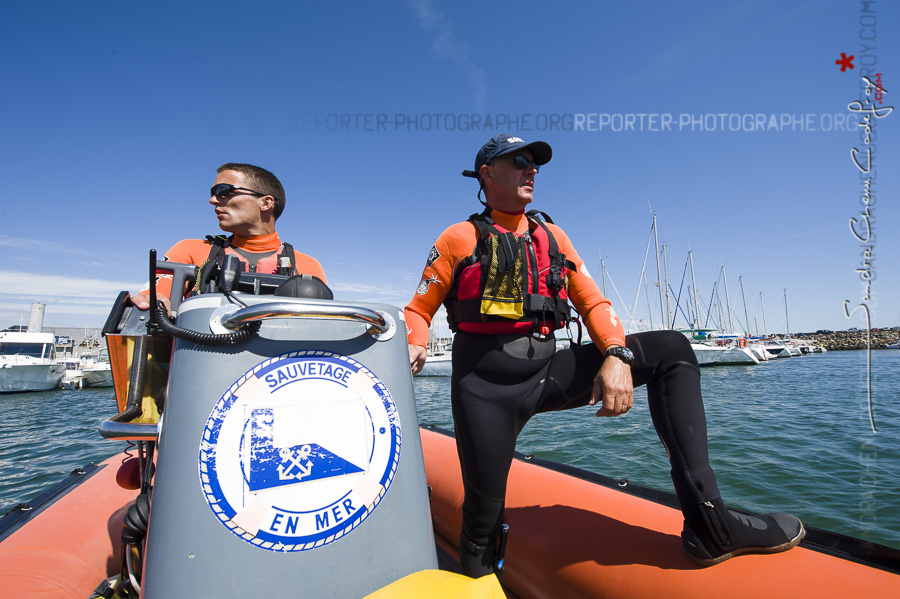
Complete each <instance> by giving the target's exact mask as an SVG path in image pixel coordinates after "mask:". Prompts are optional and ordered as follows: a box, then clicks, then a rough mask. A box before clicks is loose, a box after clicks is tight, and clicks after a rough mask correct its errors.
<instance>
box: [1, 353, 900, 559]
mask: <svg viewBox="0 0 900 599" xmlns="http://www.w3.org/2000/svg"><path fill="white" fill-rule="evenodd" d="M866 356H867V353H866V352H865V351H842V352H829V353H826V354H812V355H807V356H802V357H797V358H789V359H779V360H772V361H770V362H769V363H763V364H760V365H757V366H719V367H712V368H704V369H703V370H702V385H703V395H704V403H705V405H706V413H707V420H708V427H709V437H710V458H711V462H712V465H713V468H714V469H715V471H716V474H717V476H718V481H719V488H720V490H721V491H722V496H723V498H724V499H725V501H726V503H728V504H729V505H732V506H735V507H740V508H744V509H748V510H753V511H759V512H767V511H786V512H789V513H793V514H795V515H797V516H798V517H800V518H801V519H802V520H804V521H805V522H807V523H809V524H810V525H812V526H815V527H817V528H824V529H827V530H832V531H834V532H839V533H842V534H846V535H850V536H853V537H859V538H863V539H866V540H869V541H874V542H876V543H881V544H884V545H889V546H892V547H896V548H900V392H898V390H900V351H898V350H880V351H873V352H872V370H871V379H870V377H869V375H868V374H867V366H866ZM868 380H871V386H872V402H873V410H874V418H875V426H876V428H877V430H878V432H877V433H874V432H873V431H872V427H871V424H870V421H869V408H868V399H867V394H866V386H867V381H868ZM414 382H415V389H416V403H417V406H418V411H419V421H420V422H423V423H427V424H435V425H437V426H440V427H445V428H450V429H452V419H451V416H450V379H449V378H447V377H437V378H422V377H416V378H415V380H414ZM115 411H116V404H115V400H114V399H113V392H112V389H84V390H72V391H63V390H60V391H47V392H41V393H19V394H13V395H3V396H0V514H3V513H6V512H7V511H9V509H10V508H12V507H13V506H14V505H15V504H17V503H20V502H25V501H28V500H29V499H31V498H33V497H34V496H36V495H38V494H39V493H40V492H41V491H43V490H45V489H46V488H48V487H50V486H52V485H53V484H55V483H57V482H59V481H61V480H62V479H63V478H65V476H66V475H67V474H68V473H69V472H71V471H72V470H73V469H74V468H77V467H80V466H84V465H85V464H88V463H90V462H99V461H101V460H104V459H106V458H107V457H109V456H112V455H114V454H122V452H123V450H125V449H126V448H127V444H126V443H124V442H121V441H109V440H105V439H102V438H100V436H99V434H98V433H97V426H98V424H99V422H100V421H101V420H103V419H106V418H108V417H110V416H111V415H113V414H114V413H115ZM595 411H596V410H595V409H592V408H589V407H585V408H581V409H577V410H570V411H566V412H557V413H551V414H539V415H537V416H536V417H535V418H533V419H532V420H531V422H529V424H528V425H527V426H526V427H525V431H524V432H523V433H522V435H521V436H520V437H519V443H518V450H519V451H520V452H522V453H533V454H534V455H536V456H538V457H541V458H546V459H550V460H554V461H557V462H563V463H567V464H571V465H573V466H578V467H580V468H585V469H587V470H593V471H595V472H599V473H602V474H606V475H608V476H612V477H615V478H621V477H625V478H627V479H628V480H629V482H631V483H634V484H638V485H643V486H649V487H655V488H659V489H663V490H666V491H672V483H671V480H670V479H669V476H668V471H669V465H668V460H667V459H666V455H665V450H664V449H663V446H662V444H661V443H660V442H659V439H658V438H657V437H656V433H655V432H654V430H653V426H652V423H651V421H650V414H649V411H648V409H647V404H646V392H645V391H644V389H638V390H636V393H635V405H634V408H633V409H632V410H631V411H630V412H629V413H628V414H627V415H626V416H623V417H619V418H595V417H594V412H595ZM404 433H405V434H409V432H408V431H404ZM122 455H124V454H122ZM597 507H598V509H599V510H601V511H602V509H603V506H597Z"/></svg>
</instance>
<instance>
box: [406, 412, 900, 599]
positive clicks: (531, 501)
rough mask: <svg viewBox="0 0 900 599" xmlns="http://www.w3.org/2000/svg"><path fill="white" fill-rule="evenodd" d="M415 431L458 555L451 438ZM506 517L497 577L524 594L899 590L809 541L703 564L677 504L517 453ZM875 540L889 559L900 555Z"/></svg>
mask: <svg viewBox="0 0 900 599" xmlns="http://www.w3.org/2000/svg"><path fill="white" fill-rule="evenodd" d="M421 436H422V445H423V450H424V455H425V470H426V474H427V480H428V485H429V487H430V492H431V510H432V518H433V520H434V530H435V537H436V538H437V539H438V541H439V544H441V545H443V546H444V547H445V548H446V549H448V551H450V552H452V555H455V553H456V551H457V549H456V546H457V542H458V541H457V540H458V538H459V531H460V523H461V519H462V516H461V508H462V501H463V489H462V481H461V477H460V470H459V461H458V458H457V454H456V442H455V440H454V438H453V437H452V436H449V434H445V433H441V432H436V431H432V430H428V429H422V434H421ZM504 521H505V522H506V523H507V524H508V525H509V536H508V540H507V549H506V559H505V572H504V574H503V585H504V587H506V589H507V590H508V592H509V593H510V594H514V595H515V596H517V597H519V598H521V599H538V598H547V599H558V598H559V597H566V598H567V599H577V598H582V597H584V598H587V597H605V598H610V597H622V598H626V597H627V598H628V599H636V598H641V597H652V598H659V597H666V598H677V597H685V598H696V597H729V598H743V597H746V598H758V597H840V598H842V599H843V598H847V597H900V574H898V573H897V569H896V568H886V569H885V568H878V567H871V566H869V565H865V564H863V563H858V562H856V561H852V560H851V559H845V558H842V557H838V556H835V555H833V554H827V553H824V552H822V551H820V550H814V549H813V548H811V547H810V543H808V542H807V541H804V542H803V543H802V544H801V545H800V546H799V547H797V548H795V549H792V550H790V551H787V552H785V553H780V554H774V555H747V556H741V557H739V558H735V559H732V560H729V561H726V562H724V563H722V564H719V565H717V566H713V567H711V568H701V567H699V566H697V565H695V564H694V563H693V562H691V561H690V560H689V559H688V558H687V556H686V555H685V554H684V552H683V550H682V548H681V536H680V535H681V527H682V522H683V520H682V516H681V512H680V511H679V510H677V509H675V508H673V507H671V506H667V505H663V504H661V503H658V502H656V501H651V500H649V499H645V498H643V497H639V496H636V495H634V494H632V493H629V492H627V491H624V490H622V489H618V488H615V486H614V485H613V486H606V485H603V484H598V483H597V482H594V481H589V480H583V479H581V478H578V477H576V476H570V475H567V474H563V473H561V472H556V471H553V470H550V469H548V468H545V467H541V466H538V465H535V464H533V463H529V462H528V461H525V460H521V459H517V460H514V461H513V465H512V469H511V471H510V475H509V485H508V489H507V496H506V513H505V518H504ZM814 530H815V529H813V530H812V531H810V534H809V535H808V537H814V536H815V534H814ZM819 532H821V531H819ZM828 534H829V535H830V534H831V533H828ZM831 536H835V537H836V536H837V535H831ZM852 541H854V542H858V543H861V544H862V545H871V544H867V543H864V542H860V541H857V540H852ZM874 547H875V548H876V549H877V548H880V549H881V550H884V551H886V552H888V553H891V554H892V556H890V557H889V559H893V560H896V556H897V555H898V554H900V552H896V551H895V550H892V549H890V548H884V547H880V546H874ZM832 553H833V552H832ZM895 565H896V562H895Z"/></svg>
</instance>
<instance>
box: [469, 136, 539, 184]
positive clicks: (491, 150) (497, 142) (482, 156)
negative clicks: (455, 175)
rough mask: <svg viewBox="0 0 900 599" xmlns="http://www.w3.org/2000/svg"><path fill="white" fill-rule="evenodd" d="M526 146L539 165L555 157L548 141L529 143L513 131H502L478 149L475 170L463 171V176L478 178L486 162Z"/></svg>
mask: <svg viewBox="0 0 900 599" xmlns="http://www.w3.org/2000/svg"><path fill="white" fill-rule="evenodd" d="M526 148H527V149H528V150H530V151H531V156H532V157H533V158H534V163H535V164H537V165H538V166H540V165H542V164H547V163H548V162H550V158H552V157H553V150H552V149H550V144H548V143H547V142H544V141H533V142H531V143H527V142H526V141H525V140H524V139H522V138H521V137H517V136H515V135H513V134H512V133H501V134H500V135H495V136H494V137H492V138H490V139H489V140H488V141H487V143H486V144H484V145H483V146H481V149H480V150H478V154H476V155H475V170H474V171H469V170H466V171H463V172H462V174H463V177H472V178H474V179H478V178H479V175H478V173H479V172H481V167H482V166H484V165H485V164H488V163H489V162H491V161H492V160H494V159H496V158H498V157H500V156H504V155H506V154H510V153H512V152H515V151H516V150H523V149H526Z"/></svg>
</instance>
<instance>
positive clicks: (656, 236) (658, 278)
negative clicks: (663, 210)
mask: <svg viewBox="0 0 900 599" xmlns="http://www.w3.org/2000/svg"><path fill="white" fill-rule="evenodd" d="M653 238H654V240H655V243H656V287H657V288H658V289H659V315H660V317H662V315H663V313H664V312H665V310H663V296H662V292H663V290H662V273H661V272H660V267H659V232H658V231H657V230H656V213H655V212H654V213H653ZM666 328H669V325H668V324H666Z"/></svg>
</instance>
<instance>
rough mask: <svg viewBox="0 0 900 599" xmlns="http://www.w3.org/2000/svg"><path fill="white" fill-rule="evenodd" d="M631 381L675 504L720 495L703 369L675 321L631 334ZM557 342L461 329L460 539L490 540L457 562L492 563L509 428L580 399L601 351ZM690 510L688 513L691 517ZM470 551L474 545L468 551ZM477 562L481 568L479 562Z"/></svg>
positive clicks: (456, 393)
mask: <svg viewBox="0 0 900 599" xmlns="http://www.w3.org/2000/svg"><path fill="white" fill-rule="evenodd" d="M626 342H627V343H626V344H627V346H628V347H629V348H630V349H631V350H632V352H634V355H635V362H634V364H633V365H632V367H631V374H632V378H633V381H634V386H635V387H637V386H640V385H647V395H648V398H649V403H650V414H651V417H652V419H653V424H654V426H655V427H656V431H657V433H658V434H659V437H660V439H661V440H662V441H663V443H664V445H665V446H666V449H667V451H668V453H669V458H670V461H671V464H672V479H673V481H674V482H675V487H676V491H677V493H678V495H679V499H680V500H681V504H682V505H696V504H701V503H703V502H707V501H710V500H712V499H715V498H718V496H719V491H718V489H717V487H716V480H715V476H714V474H713V472H712V469H711V468H710V466H709V458H708V453H707V439H706V417H705V414H704V410H703V400H702V398H701V395H700V370H699V367H698V365H697V358H696V356H695V355H694V351H693V349H692V348H691V346H690V343H689V342H688V340H687V338H686V337H685V336H684V335H682V334H681V333H678V332H675V331H649V332H644V333H638V334H635V335H630V336H628V337H627V338H626ZM554 350H555V339H554V338H553V337H548V338H546V339H543V340H538V339H535V338H534V337H531V336H522V335H479V334H473V333H465V332H462V331H461V332H458V333H457V334H456V337H455V338H454V341H453V375H452V378H451V385H452V387H451V389H452V390H451V398H452V404H453V419H454V423H455V429H456V439H457V448H458V451H459V455H460V463H461V465H462V472H463V484H464V486H465V502H464V503H463V525H462V532H463V537H462V542H463V545H469V546H470V547H471V546H472V544H474V545H488V546H489V547H488V549H487V552H486V553H485V554H483V555H474V554H473V555H472V556H471V559H469V560H468V561H469V563H468V564H466V563H465V562H466V561H467V560H466V555H465V553H466V552H465V551H463V556H462V557H463V562H464V563H463V572H464V573H466V574H468V575H470V576H472V575H479V574H483V573H487V572H489V571H490V564H491V559H492V557H491V556H492V553H493V551H492V550H493V543H494V541H495V538H496V535H497V533H498V531H499V528H500V525H501V522H502V518H503V506H504V498H505V495H506V484H507V475H508V473H509V468H510V465H511V463H512V459H513V453H514V451H515V444H516V437H517V436H518V434H519V433H520V432H521V431H522V429H523V427H524V426H525V423H527V422H528V420H529V419H530V418H531V417H532V416H533V415H535V414H537V413H539V412H551V411H556V410H565V409H570V408H576V407H579V406H585V405H587V404H588V402H589V401H590V398H591V389H592V385H593V380H594V377H595V376H596V375H597V372H598V371H599V369H600V365H601V364H602V362H603V359H604V358H603V355H602V354H601V353H600V350H599V349H598V348H597V347H596V346H595V345H593V344H590V345H580V346H574V347H571V348H567V349H562V350H558V351H554ZM690 511H691V510H686V511H685V517H686V519H688V520H689V521H690V520H691V519H692V518H691V516H692V515H694V516H696V515H695V514H690V513H689V512H690ZM470 553H472V552H470ZM479 564H480V568H479Z"/></svg>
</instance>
